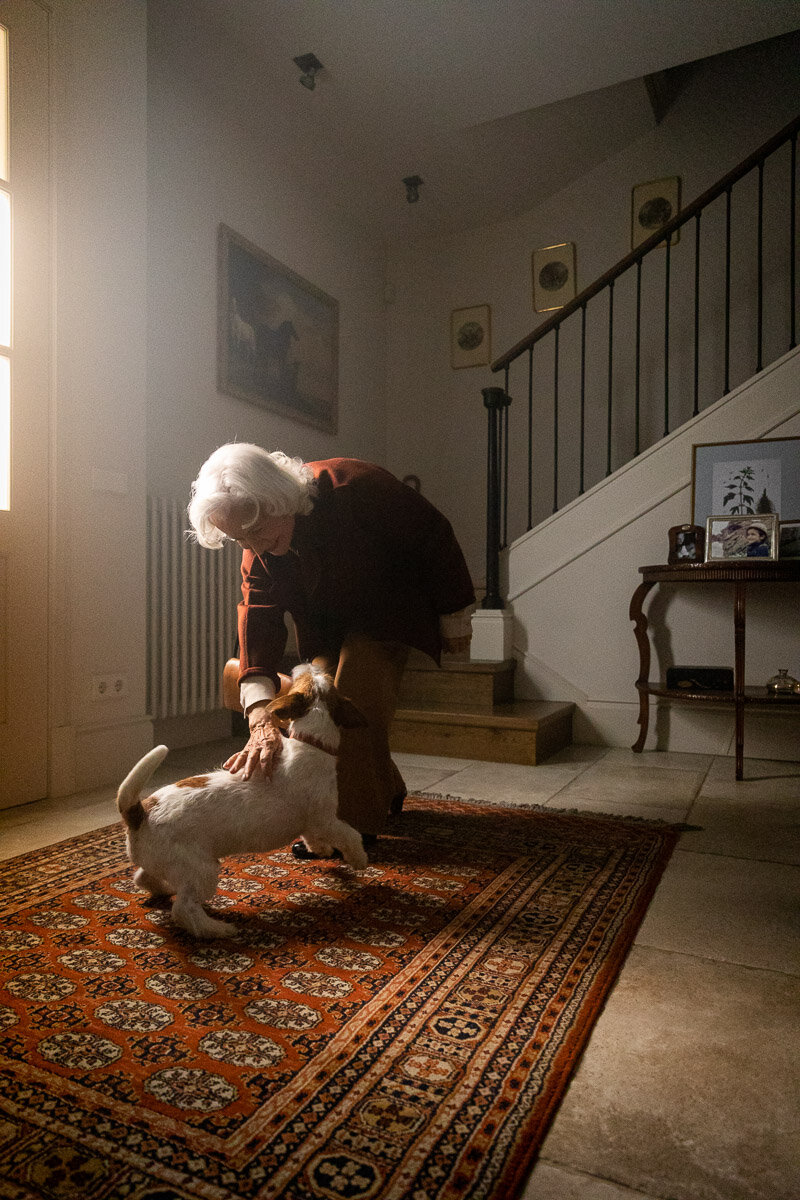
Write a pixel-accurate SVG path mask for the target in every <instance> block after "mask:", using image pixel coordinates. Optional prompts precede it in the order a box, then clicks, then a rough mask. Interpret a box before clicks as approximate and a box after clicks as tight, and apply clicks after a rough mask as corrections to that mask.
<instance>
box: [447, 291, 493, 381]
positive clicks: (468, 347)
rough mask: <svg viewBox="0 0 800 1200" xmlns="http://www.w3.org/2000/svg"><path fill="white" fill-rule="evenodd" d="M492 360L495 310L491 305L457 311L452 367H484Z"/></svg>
mask: <svg viewBox="0 0 800 1200" xmlns="http://www.w3.org/2000/svg"><path fill="white" fill-rule="evenodd" d="M491 359H492V310H491V308H490V307H489V305H488V304H473V305H472V306H471V307H470V308H454V309H453V311H452V313H451V314H450V365H451V366H452V368H453V370H454V371H458V370H460V369H461V368H462V367H484V366H486V365H487V364H488V363H489V362H491Z"/></svg>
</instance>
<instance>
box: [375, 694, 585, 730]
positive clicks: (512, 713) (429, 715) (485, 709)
mask: <svg viewBox="0 0 800 1200" xmlns="http://www.w3.org/2000/svg"><path fill="white" fill-rule="evenodd" d="M574 710H575V705H574V704H572V703H559V702H557V701H550V700H511V701H509V702H508V703H506V704H492V705H488V704H486V705H482V704H462V703H459V704H458V706H457V707H456V706H454V705H444V704H442V705H434V704H428V705H426V706H425V707H424V708H422V707H414V708H398V709H397V711H396V713H395V720H397V721H400V720H403V721H419V722H421V723H429V724H443V723H446V722H448V721H452V722H455V723H457V724H459V725H464V726H473V727H474V726H479V725H480V726H493V727H496V728H505V729H535V728H536V727H537V725H541V724H543V723H546V722H547V721H551V720H553V719H554V718H556V717H560V716H562V715H563V714H565V713H568V712H574Z"/></svg>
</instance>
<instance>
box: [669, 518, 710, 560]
mask: <svg viewBox="0 0 800 1200" xmlns="http://www.w3.org/2000/svg"><path fill="white" fill-rule="evenodd" d="M705 544H706V531H705V529H703V527H702V526H701V525H673V527H672V529H670V531H669V555H668V556H667V562H668V563H682V562H703V560H704V556H705Z"/></svg>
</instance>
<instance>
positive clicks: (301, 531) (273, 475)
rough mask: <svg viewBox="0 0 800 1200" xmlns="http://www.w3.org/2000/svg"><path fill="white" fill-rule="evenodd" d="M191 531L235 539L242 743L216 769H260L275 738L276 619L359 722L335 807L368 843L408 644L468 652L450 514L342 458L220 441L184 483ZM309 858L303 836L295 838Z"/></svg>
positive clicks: (344, 746)
mask: <svg viewBox="0 0 800 1200" xmlns="http://www.w3.org/2000/svg"><path fill="white" fill-rule="evenodd" d="M189 519H190V521H191V523H192V526H193V527H194V530H195V533H196V536H197V540H198V541H199V542H200V543H201V545H203V546H207V547H208V548H209V549H219V548H220V547H221V546H222V544H223V542H224V541H225V539H226V538H230V539H232V540H234V541H236V542H238V543H239V545H240V546H241V547H242V551H243V554H242V602H241V604H240V605H239V653H240V666H241V669H240V675H239V685H240V696H241V703H242V708H243V710H244V712H245V714H246V716H247V720H248V724H249V726H250V739H249V741H248V742H247V745H246V746H245V747H244V749H243V750H241V751H240V752H238V753H237V754H234V755H232V756H231V758H229V759H228V761H227V762H226V763H225V767H226V768H227V769H228V770H230V771H232V772H234V773H235V772H237V771H242V773H243V777H244V778H249V777H250V775H252V773H253V772H254V771H262V772H263V773H265V774H269V773H270V772H271V764H272V760H273V758H274V756H275V755H276V754H277V753H279V752H280V744H281V743H280V734H279V733H278V731H277V730H275V729H274V728H273V727H272V724H271V721H270V717H269V715H268V714H267V712H266V705H267V704H268V703H269V701H270V700H271V699H272V697H273V696H274V695H275V692H276V690H277V689H278V688H279V686H280V681H279V677H278V667H279V665H280V661H281V658H282V655H283V653H284V650H285V647H286V639H287V630H286V623H285V614H286V613H290V614H291V616H292V618H293V620H294V624H295V629H296V632H297V645H298V650H299V653H300V657H301V658H302V659H303V660H306V661H315V662H317V663H319V664H320V665H322V666H324V667H325V668H326V669H327V670H328V671H330V673H331V674H332V675H333V676H334V678H335V681H336V686H337V687H338V688H340V689H341V691H342V692H344V694H345V695H347V696H349V697H350V699H351V700H352V701H353V702H354V703H355V704H356V705H357V706H358V707H359V708H360V709H361V711H362V712H363V714H364V716H365V717H366V719H367V722H368V725H367V728H365V729H354V730H343V731H342V732H343V736H342V743H341V747H340V752H339V762H338V767H337V775H338V784H339V813H340V815H341V817H342V818H343V819H344V820H345V821H348V822H349V823H350V824H351V825H353V826H354V827H355V828H356V829H358V830H359V832H360V833H361V834H362V836H363V838H364V842H365V845H367V846H370V845H372V844H374V841H375V838H376V836H377V834H378V833H379V832H380V831H381V828H382V825H383V821H384V818H385V816H386V814H387V813H388V811H389V808H390V806H391V805H392V804H393V803H394V805H396V806H397V805H401V804H402V799H403V797H404V795H405V786H404V784H403V780H402V778H401V776H400V774H399V772H398V771H397V768H396V767H395V765H394V763H393V762H392V759H391V755H390V752H389V726H390V724H391V721H392V717H393V716H394V711H395V708H396V704H397V696H398V692H399V688H400V680H401V677H402V673H403V668H404V666H405V662H406V658H407V655H408V649H409V647H415V648H416V649H418V650H422V651H424V652H425V653H426V654H429V655H430V656H431V657H432V658H434V659H435V660H436V661H439V656H440V653H441V651H442V650H443V649H444V650H447V651H449V652H458V651H463V650H466V649H468V647H469V642H470V637H471V623H470V614H471V610H472V606H473V604H474V593H473V588H472V582H471V580H470V576H469V572H468V570H467V567H466V563H465V562H464V556H463V554H462V553H461V549H460V547H459V545H458V542H457V541H456V539H455V536H454V534H453V530H452V528H451V526H450V523H449V522H448V521H447V519H446V518H445V517H444V516H442V514H441V513H440V512H438V510H437V509H436V508H434V507H433V505H432V504H430V503H429V502H428V501H427V500H425V499H424V498H423V497H422V496H420V495H419V494H418V493H417V492H416V491H414V490H413V489H412V488H409V487H407V486H406V485H405V484H403V483H400V482H399V481H398V480H397V479H395V478H394V476H393V475H390V474H389V472H388V471H385V470H383V469H382V468H381V467H377V466H374V465H373V464H372V463H367V462H361V461H360V460H358V459H353V458H332V459H326V460H323V461H320V462H310V463H302V462H300V461H299V460H298V459H291V458H288V457H287V456H286V455H285V454H282V453H281V452H280V451H274V452H273V453H268V452H267V451H266V450H262V449H261V448H260V447H259V446H253V445H247V444H239V443H234V444H231V445H227V446H221V447H220V449H218V450H216V451H215V452H214V453H213V454H212V455H211V457H210V458H209V459H208V461H207V462H205V463H204V464H203V466H202V467H201V469H200V473H199V475H198V477H197V479H196V480H195V482H194V483H193V484H192V499H191V502H190V504H189ZM292 849H293V851H294V853H295V854H296V856H297V857H298V858H304V857H308V856H309V853H310V852H309V851H307V850H306V847H305V846H304V844H303V843H302V842H298V843H296V844H295V846H293V847H292Z"/></svg>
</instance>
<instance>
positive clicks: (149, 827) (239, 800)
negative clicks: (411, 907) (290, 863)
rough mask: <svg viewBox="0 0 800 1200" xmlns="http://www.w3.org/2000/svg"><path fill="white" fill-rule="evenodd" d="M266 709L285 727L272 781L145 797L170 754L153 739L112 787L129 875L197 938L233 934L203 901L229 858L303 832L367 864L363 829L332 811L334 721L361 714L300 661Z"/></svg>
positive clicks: (350, 723)
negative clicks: (166, 900) (162, 899)
mask: <svg viewBox="0 0 800 1200" xmlns="http://www.w3.org/2000/svg"><path fill="white" fill-rule="evenodd" d="M268 707H269V710H270V712H271V713H272V716H273V720H274V721H275V723H276V724H278V725H280V726H282V727H287V726H288V733H289V736H288V738H284V739H283V747H282V750H281V753H280V755H279V757H278V759H277V762H276V764H275V768H274V771H273V773H272V778H271V779H265V778H264V777H263V776H262V775H261V774H259V773H258V772H256V773H255V774H254V775H253V776H251V778H250V779H247V780H245V779H243V778H242V774H241V772H238V773H237V774H235V775H233V774H231V772H230V771H224V770H219V771H214V772H212V773H211V774H210V775H198V776H195V777H193V778H190V779H181V780H180V781H179V782H178V783H172V784H169V785H168V786H167V787H163V788H159V790H158V791H157V792H154V793H152V795H146V796H145V797H144V798H143V796H142V793H143V791H144V790H145V788H146V785H147V783H148V781H149V779H150V778H151V776H152V774H153V772H154V771H155V770H156V769H157V767H159V766H160V764H161V763H162V762H163V761H164V758H165V757H166V755H167V747H166V746H156V747H155V749H154V750H151V751H150V752H149V754H146V755H145V756H144V758H142V759H141V761H140V762H138V763H137V764H136V766H135V767H134V768H133V770H132V771H131V772H130V774H129V775H128V776H127V778H126V779H125V780H124V782H123V783H122V785H121V786H120V789H119V792H118V793H117V807H118V808H119V811H120V815H121V817H122V820H123V821H124V823H125V825H126V826H127V839H128V855H129V857H130V860H131V862H132V863H133V864H134V866H135V867H136V868H137V870H136V873H135V875H134V881H135V882H136V883H137V884H138V885H139V886H140V887H143V888H145V889H146V890H147V891H149V892H150V893H151V895H153V896H174V901H173V905H172V915H173V919H174V920H175V921H176V923H177V924H178V925H180V926H182V927H183V928H184V929H186V930H188V932H189V933H191V934H194V935H195V936H196V937H223V936H226V935H227V936H229V935H230V934H232V933H234V932H235V926H233V925H231V924H229V923H227V922H225V921H218V920H216V919H215V918H214V917H211V916H209V914H208V913H207V912H206V911H205V909H204V908H203V903H204V902H205V901H208V900H210V899H211V897H212V896H213V895H214V893H215V891H216V888H217V882H218V878H219V865H220V859H221V858H224V857H225V856H226V855H229V854H243V853H248V852H251V853H252V852H257V851H262V852H268V851H271V850H277V849H278V848H279V847H281V846H286V845H288V844H289V843H290V842H292V841H294V840H295V839H296V838H298V837H301V836H302V838H303V840H304V841H305V843H306V845H307V846H308V848H309V849H310V850H312V851H313V852H314V853H315V854H318V855H322V856H324V857H328V856H330V855H331V854H332V852H333V849H334V848H335V849H337V850H340V851H341V853H342V855H343V857H344V859H345V862H347V863H348V864H349V865H350V866H351V867H355V868H356V869H357V870H363V869H364V868H365V867H366V866H367V856H366V854H365V852H364V846H363V843H362V841H361V836H360V834H358V833H357V832H356V830H355V829H353V828H352V826H350V825H348V824H346V823H345V822H344V821H340V820H339V818H338V817H337V815H336V806H337V787H336V757H335V755H336V752H337V750H338V747H339V737H340V735H339V728H340V727H341V728H353V727H355V726H358V725H365V724H366V721H365V719H364V717H363V716H362V714H361V713H360V712H359V711H358V709H357V708H356V707H355V705H354V704H352V703H351V701H350V700H348V699H347V698H346V697H344V696H342V695H341V693H340V692H338V691H337V690H336V687H335V686H334V683H333V680H332V679H331V678H330V676H329V675H326V674H325V673H324V672H323V671H321V670H319V669H318V668H317V667H312V666H310V665H309V664H305V663H304V664H302V665H301V666H299V667H295V669H294V671H293V672H292V686H291V689H290V690H289V691H288V692H286V693H285V694H284V695H281V696H278V697H276V698H275V699H274V700H272V701H271V703H270V704H269V706H268ZM303 739H308V740H303Z"/></svg>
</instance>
